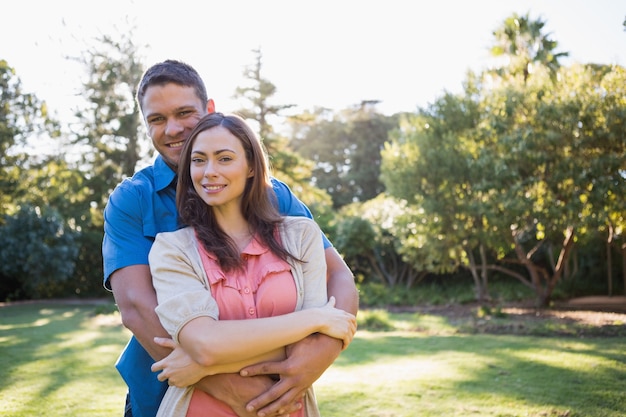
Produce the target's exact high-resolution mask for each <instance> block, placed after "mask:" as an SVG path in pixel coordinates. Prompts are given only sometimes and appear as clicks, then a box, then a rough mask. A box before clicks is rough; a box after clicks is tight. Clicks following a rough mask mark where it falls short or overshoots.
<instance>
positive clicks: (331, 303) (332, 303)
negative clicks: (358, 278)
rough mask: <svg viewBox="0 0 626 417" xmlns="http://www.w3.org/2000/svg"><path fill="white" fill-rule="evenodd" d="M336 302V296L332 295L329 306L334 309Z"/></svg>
mask: <svg viewBox="0 0 626 417" xmlns="http://www.w3.org/2000/svg"><path fill="white" fill-rule="evenodd" d="M336 302H337V300H335V296H334V295H331V296H330V298H329V299H328V305H330V306H331V307H334V306H335V303H336Z"/></svg>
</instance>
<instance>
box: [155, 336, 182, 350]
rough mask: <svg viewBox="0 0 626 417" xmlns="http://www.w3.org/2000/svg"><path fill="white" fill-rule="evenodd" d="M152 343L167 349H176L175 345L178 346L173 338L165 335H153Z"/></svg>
mask: <svg viewBox="0 0 626 417" xmlns="http://www.w3.org/2000/svg"><path fill="white" fill-rule="evenodd" d="M154 343H156V344H157V345H159V346H161V347H164V348H168V349H176V346H178V344H177V343H176V342H175V341H174V340H173V339H169V338H167V337H155V338H154Z"/></svg>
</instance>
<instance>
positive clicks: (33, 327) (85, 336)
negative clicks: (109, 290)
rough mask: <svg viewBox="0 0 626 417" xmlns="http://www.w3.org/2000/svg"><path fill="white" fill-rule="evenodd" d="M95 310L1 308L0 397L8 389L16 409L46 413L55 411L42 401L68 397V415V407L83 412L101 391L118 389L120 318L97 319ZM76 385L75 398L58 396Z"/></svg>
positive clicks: (26, 306)
mask: <svg viewBox="0 0 626 417" xmlns="http://www.w3.org/2000/svg"><path fill="white" fill-rule="evenodd" d="M96 309H97V307H95V306H91V305H89V306H85V305H72V306H67V305H59V304H44V303H40V304H37V305H33V304H24V305H14V306H9V307H3V308H0V323H1V324H0V341H2V342H1V343H2V348H1V354H0V392H6V391H7V390H9V389H11V393H12V396H13V397H14V400H15V401H17V402H18V403H19V404H20V407H19V408H20V410H41V409H42V408H44V409H45V408H47V407H50V406H54V405H53V404H54V403H53V404H50V403H48V404H46V399H48V398H52V397H57V396H61V397H64V396H67V395H69V397H67V398H66V401H67V403H66V404H65V405H66V406H68V411H69V410H71V409H72V407H71V405H72V404H80V403H83V405H82V406H81V407H88V406H89V404H90V403H92V401H93V395H99V394H98V391H100V390H102V389H104V390H106V389H107V387H111V386H114V387H119V386H122V385H123V381H122V380H121V378H120V377H119V376H118V375H117V372H116V371H115V369H114V368H113V364H114V362H115V360H116V358H117V356H118V355H119V352H120V351H121V349H122V347H123V344H124V343H125V340H127V338H128V336H127V335H126V334H124V330H123V328H122V326H121V323H119V319H118V320H117V321H116V320H115V319H114V318H113V316H111V315H109V316H108V317H109V318H108V319H106V320H104V321H102V320H99V319H98V318H99V317H104V316H98V315H96V314H95V312H96V311H97V310H96ZM81 381H84V384H85V385H84V390H79V391H78V392H77V394H78V395H76V396H72V395H71V394H67V393H64V392H63V391H64V390H67V388H68V386H70V385H72V384H80V383H82V382H81ZM25 384H28V386H26V385H25ZM3 397H4V395H3ZM119 402H120V406H119V407H120V409H121V407H122V405H121V404H122V402H123V399H122V398H120V400H119ZM59 404H60V403H56V405H59ZM24 415H28V414H24Z"/></svg>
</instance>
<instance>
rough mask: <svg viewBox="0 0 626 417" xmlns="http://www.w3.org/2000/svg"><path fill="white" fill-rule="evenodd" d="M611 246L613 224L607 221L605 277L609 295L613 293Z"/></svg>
mask: <svg viewBox="0 0 626 417" xmlns="http://www.w3.org/2000/svg"><path fill="white" fill-rule="evenodd" d="M611 246H613V225H612V224H610V223H609V236H608V238H607V239H606V279H607V284H608V289H609V297H611V296H612V295H613V257H612V254H611Z"/></svg>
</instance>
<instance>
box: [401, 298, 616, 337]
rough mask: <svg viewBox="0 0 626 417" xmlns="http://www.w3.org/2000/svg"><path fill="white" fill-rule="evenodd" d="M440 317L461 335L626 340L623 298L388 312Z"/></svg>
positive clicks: (473, 305)
mask: <svg viewBox="0 0 626 417" xmlns="http://www.w3.org/2000/svg"><path fill="white" fill-rule="evenodd" d="M390 311H397V312H401V311H402V312H415V313H421V314H430V315H437V316H443V317H446V318H447V319H448V321H449V322H450V323H452V324H454V325H455V326H456V327H457V328H458V329H459V331H460V332H468V333H490V334H531V335H538V336H542V335H544V336H548V335H550V336H554V335H557V336H558V335H561V336H578V337H585V336H590V337H593V336H599V337H602V336H605V337H615V336H626V297H585V298H582V299H575V300H569V301H567V302H560V303H555V305H554V306H553V307H551V308H547V309H538V308H535V307H534V306H533V305H532V302H524V303H505V304H502V305H492V306H482V305H480V304H478V303H470V304H450V305H439V306H421V307H420V306H418V307H410V308H390Z"/></svg>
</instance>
